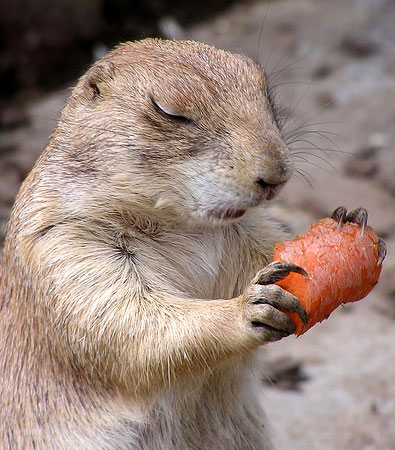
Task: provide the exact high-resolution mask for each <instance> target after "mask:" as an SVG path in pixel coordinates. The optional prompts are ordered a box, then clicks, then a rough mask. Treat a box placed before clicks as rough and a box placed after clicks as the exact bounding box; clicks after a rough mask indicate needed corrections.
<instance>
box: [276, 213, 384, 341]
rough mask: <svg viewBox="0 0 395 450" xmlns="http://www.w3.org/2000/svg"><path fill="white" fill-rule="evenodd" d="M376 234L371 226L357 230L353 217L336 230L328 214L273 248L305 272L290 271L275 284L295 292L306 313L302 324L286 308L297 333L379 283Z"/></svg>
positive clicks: (356, 298)
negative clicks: (304, 274)
mask: <svg viewBox="0 0 395 450" xmlns="http://www.w3.org/2000/svg"><path fill="white" fill-rule="evenodd" d="M378 259H379V245H378V237H377V235H376V234H375V232H374V231H373V230H372V228H371V227H366V228H365V231H364V234H363V235H361V227H360V225H358V224H355V223H352V222H346V223H344V224H343V225H342V226H341V228H340V229H338V222H337V221H336V220H334V219H332V218H329V217H326V218H324V219H321V220H319V221H318V222H317V223H315V224H314V225H312V226H311V228H310V230H309V231H308V232H307V233H306V234H304V235H302V236H298V237H296V238H295V239H293V240H290V241H285V242H280V243H278V244H277V245H276V247H275V252H274V259H273V260H274V261H282V262H289V263H294V264H297V265H298V266H300V267H302V268H303V269H304V270H305V271H306V272H307V273H308V275H309V278H306V277H304V276H303V275H300V274H298V273H290V274H289V275H288V276H287V277H286V278H284V279H283V280H281V281H279V282H277V283H276V284H277V285H279V286H281V287H282V288H283V289H285V290H287V291H288V292H290V293H291V294H293V295H295V296H296V297H297V298H298V299H299V301H300V302H301V304H302V306H303V307H304V308H305V310H306V312H307V315H308V319H309V320H308V323H307V325H306V326H304V325H303V322H302V321H301V319H300V318H299V316H298V315H297V314H295V313H287V314H288V315H289V316H290V317H291V319H292V320H293V321H294V323H295V325H296V331H295V334H296V335H298V336H299V335H301V334H303V333H305V332H306V331H307V330H308V329H309V328H311V327H312V326H313V325H315V324H316V323H317V322H321V321H322V320H324V319H326V318H328V317H329V315H330V314H331V313H332V312H333V311H334V310H335V309H336V308H337V307H338V306H340V305H341V304H343V303H349V302H355V301H357V300H360V299H362V298H364V297H366V295H367V294H368V293H369V292H370V291H371V290H372V289H373V287H374V286H375V284H376V283H377V281H378V279H379V276H380V272H381V268H382V264H381V263H380V264H377V261H378Z"/></svg>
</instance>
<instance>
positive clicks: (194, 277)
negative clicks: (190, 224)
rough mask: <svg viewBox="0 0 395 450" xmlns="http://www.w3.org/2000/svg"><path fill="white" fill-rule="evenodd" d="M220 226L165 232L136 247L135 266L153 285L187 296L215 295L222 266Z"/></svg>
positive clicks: (205, 296) (222, 241)
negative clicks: (202, 229)
mask: <svg viewBox="0 0 395 450" xmlns="http://www.w3.org/2000/svg"><path fill="white" fill-rule="evenodd" d="M224 251H225V239H224V236H223V232H222V230H214V231H213V230H210V232H207V233H189V234H182V233H176V232H174V233H164V234H161V235H160V236H159V237H157V238H155V239H151V240H150V241H144V242H143V241H140V242H138V244H137V248H136V261H137V263H136V264H137V268H138V270H139V272H140V273H141V275H142V277H143V279H144V280H146V282H147V283H149V284H150V285H151V286H152V287H154V288H155V289H157V290H159V291H162V292H169V293H171V294H175V295H181V296H182V297H190V298H207V299H211V298H217V296H216V295H217V292H216V291H217V289H218V288H217V287H216V285H217V281H218V277H219V275H220V272H221V269H222V268H223V259H224Z"/></svg>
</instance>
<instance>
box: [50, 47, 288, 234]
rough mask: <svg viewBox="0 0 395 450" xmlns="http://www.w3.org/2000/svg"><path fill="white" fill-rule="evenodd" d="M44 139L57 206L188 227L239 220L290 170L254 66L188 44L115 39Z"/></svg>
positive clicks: (262, 82) (259, 73)
mask: <svg viewBox="0 0 395 450" xmlns="http://www.w3.org/2000/svg"><path fill="white" fill-rule="evenodd" d="M52 142H53V144H54V145H53V144H52V150H51V151H49V152H48V155H47V158H49V160H52V161H53V163H52V165H53V164H55V165H56V164H57V162H58V161H61V164H62V167H59V169H58V170H61V171H62V173H63V178H62V179H63V180H66V181H64V183H65V186H70V189H69V196H70V202H68V200H67V198H66V200H65V205H67V204H69V205H70V207H74V208H77V209H81V208H83V209H88V210H89V209H92V208H93V209H96V210H97V208H102V209H103V211H104V210H107V211H108V212H110V211H111V209H114V210H118V211H121V212H125V211H129V212H130V213H131V214H133V215H136V216H138V215H142V216H145V217H147V218H149V219H150V220H152V221H159V222H166V221H167V222H169V223H173V224H176V223H177V224H180V223H181V224H188V226H206V225H208V224H224V223H230V222H232V221H236V220H238V219H239V218H240V217H241V216H243V215H244V213H245V212H246V211H247V210H249V209H250V208H254V207H256V206H258V205H260V204H262V203H263V202H265V201H266V200H269V199H271V198H272V197H273V196H274V195H275V194H276V193H277V191H278V189H279V187H280V186H281V185H282V184H284V183H285V182H286V181H287V179H288V178H289V176H290V174H291V172H292V165H291V162H290V158H289V154H288V150H287V148H286V146H285V144H284V143H283V141H282V139H281V137H280V133H279V129H278V126H277V124H276V120H275V117H274V114H273V110H272V106H271V105H270V102H269V100H268V91H267V84H266V78H265V74H264V72H263V70H262V68H261V67H259V66H258V65H257V64H255V63H254V62H253V61H252V60H250V59H248V58H246V57H243V56H240V55H235V54H231V53H228V52H225V51H221V50H217V49H215V48H213V47H210V46H208V45H204V44H201V43H197V42H189V41H188V42H183V41H162V40H155V39H147V40H144V41H140V42H133V43H125V44H121V45H120V46H118V47H117V48H116V49H115V50H113V51H112V52H110V53H109V54H108V55H106V56H105V57H104V58H102V59H101V60H100V61H98V62H97V63H96V64H95V65H94V66H93V67H92V68H91V69H90V70H89V71H88V72H87V73H86V74H85V75H84V76H83V77H82V78H81V80H80V81H79V83H78V85H77V87H76V88H75V90H74V92H73V94H72V96H71V98H70V100H69V102H68V105H67V106H66V108H65V110H64V112H63V115H62V120H61V121H60V124H59V126H58V129H57V130H56V132H55V134H54V136H53V139H52ZM60 155H61V156H60ZM67 180H69V181H70V182H69V183H68V184H67ZM71 180H72V181H71ZM66 191H67V188H66ZM72 205H74V206H72Z"/></svg>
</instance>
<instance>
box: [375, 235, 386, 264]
mask: <svg viewBox="0 0 395 450" xmlns="http://www.w3.org/2000/svg"><path fill="white" fill-rule="evenodd" d="M386 254H387V245H386V244H385V242H384V241H383V240H382V239H381V238H379V259H378V260H377V265H378V266H379V265H380V264H381V263H382V262H383V261H384V258H385V256H386Z"/></svg>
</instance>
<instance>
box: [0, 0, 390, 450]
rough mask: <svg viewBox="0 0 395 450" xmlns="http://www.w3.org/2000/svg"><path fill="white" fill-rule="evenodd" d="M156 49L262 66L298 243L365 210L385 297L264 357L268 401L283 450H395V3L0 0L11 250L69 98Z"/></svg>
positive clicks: (377, 295)
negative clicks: (125, 52) (131, 49)
mask: <svg viewBox="0 0 395 450" xmlns="http://www.w3.org/2000/svg"><path fill="white" fill-rule="evenodd" d="M148 36H150V37H152V36H157V37H164V38H176V39H180V38H181V39H196V40H201V41H204V42H206V43H210V44H213V45H215V46H217V47H220V48H223V49H226V50H230V51H233V52H238V53H243V54H246V55H248V56H250V57H251V58H253V59H255V60H257V61H258V62H259V63H260V64H262V65H263V66H264V68H265V70H266V72H267V74H268V77H269V80H270V83H271V85H272V86H273V88H274V89H275V91H276V96H277V99H278V100H277V101H278V102H279V103H280V104H281V105H282V106H283V107H284V108H285V116H286V124H285V128H284V134H286V135H287V140H288V142H289V145H290V148H291V151H292V153H293V155H294V159H295V164H296V167H297V169H298V173H297V174H296V175H295V177H294V179H293V180H291V182H289V183H288V185H287V186H286V187H285V189H284V190H283V192H282V194H281V197H280V199H279V200H278V201H276V202H275V204H274V206H273V210H274V214H275V215H276V216H277V217H278V218H279V219H280V220H282V221H283V222H284V223H285V224H286V225H287V227H288V228H289V229H290V231H291V232H292V233H302V232H305V231H306V230H307V229H308V227H309V225H310V224H311V223H312V222H314V221H315V220H316V219H317V218H319V217H322V216H326V215H328V214H329V213H330V212H331V211H332V210H333V209H335V208H336V207H337V206H339V205H341V204H343V205H344V206H346V207H347V208H348V209H350V210H351V209H354V208H356V207H358V206H365V207H366V208H367V209H368V212H369V223H370V224H371V225H372V226H373V227H374V229H375V230H376V232H377V233H378V234H379V235H380V236H382V237H383V238H384V239H385V241H386V242H387V245H388V250H389V253H388V256H387V258H386V260H385V263H384V268H383V272H382V276H381V280H380V283H379V284H378V286H377V287H376V288H375V290H374V291H373V292H372V293H371V294H370V295H369V296H368V298H367V299H365V300H363V301H361V302H359V303H356V304H353V305H348V306H347V307H344V308H341V309H339V310H338V311H336V312H335V313H334V314H333V315H332V316H331V319H330V320H328V321H326V322H324V323H322V324H320V325H317V326H315V327H314V328H313V329H312V330H310V331H309V332H308V333H306V335H304V336H302V337H299V338H297V339H296V338H294V337H289V338H287V339H285V340H283V341H281V342H279V343H275V344H272V345H270V346H268V347H267V348H266V349H264V352H265V353H266V361H267V364H266V366H265V368H264V369H263V371H262V385H263V386H264V389H263V390H262V396H263V401H264V402H265V403H266V409H267V412H268V416H269V418H270V420H271V424H272V427H273V429H274V434H275V436H276V438H275V442H276V444H277V445H278V447H279V448H282V449H295V450H298V449H304V450H305V449H306V448H308V449H317V450H332V449H345V450H346V449H347V450H348V449H351V450H361V449H364V450H372V449H374V450H375V449H379V450H384V449H385V450H394V449H395V257H394V248H395V201H394V200H395V157H394V148H395V1H394V0H347V1H344V0H273V1H271V2H267V1H258V0H255V1H254V0H248V1H240V0H239V1H237V0H210V1H206V0H201V1H200V2H186V1H181V0H173V1H171V0H145V1H143V0H138V1H131V0H130V1H128V0H12V1H9V0H0V127H1V128H0V230H1V231H0V248H1V243H2V240H3V237H4V231H5V225H6V222H7V219H8V216H9V212H10V208H11V207H12V204H13V202H14V199H15V195H16V193H17V191H18V188H19V185H20V183H21V181H22V180H23V179H24V177H25V176H26V174H27V173H28V171H29V170H30V168H31V167H32V165H33V164H34V161H35V160H36V159H37V157H38V155H39V154H40V153H41V151H42V150H43V148H44V147H45V144H46V142H47V141H48V138H49V136H50V134H51V132H52V131H53V129H54V127H55V126H56V122H57V120H58V118H59V113H60V111H61V109H62V108H63V105H64V103H65V101H66V99H67V97H68V95H69V94H70V87H72V86H73V85H74V84H75V83H76V80H77V79H78V77H79V76H80V75H81V74H82V73H83V72H84V71H85V70H86V69H87V67H88V66H89V65H90V64H91V63H92V62H94V61H95V60H96V59H97V58H99V57H100V56H102V55H103V54H105V53H106V52H107V51H108V50H109V49H111V48H112V47H113V46H114V45H116V44H117V43H118V42H120V41H125V40H133V39H140V38H144V37H148ZM267 376H269V377H270V379H271V381H270V382H269V381H268V380H267Z"/></svg>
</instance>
